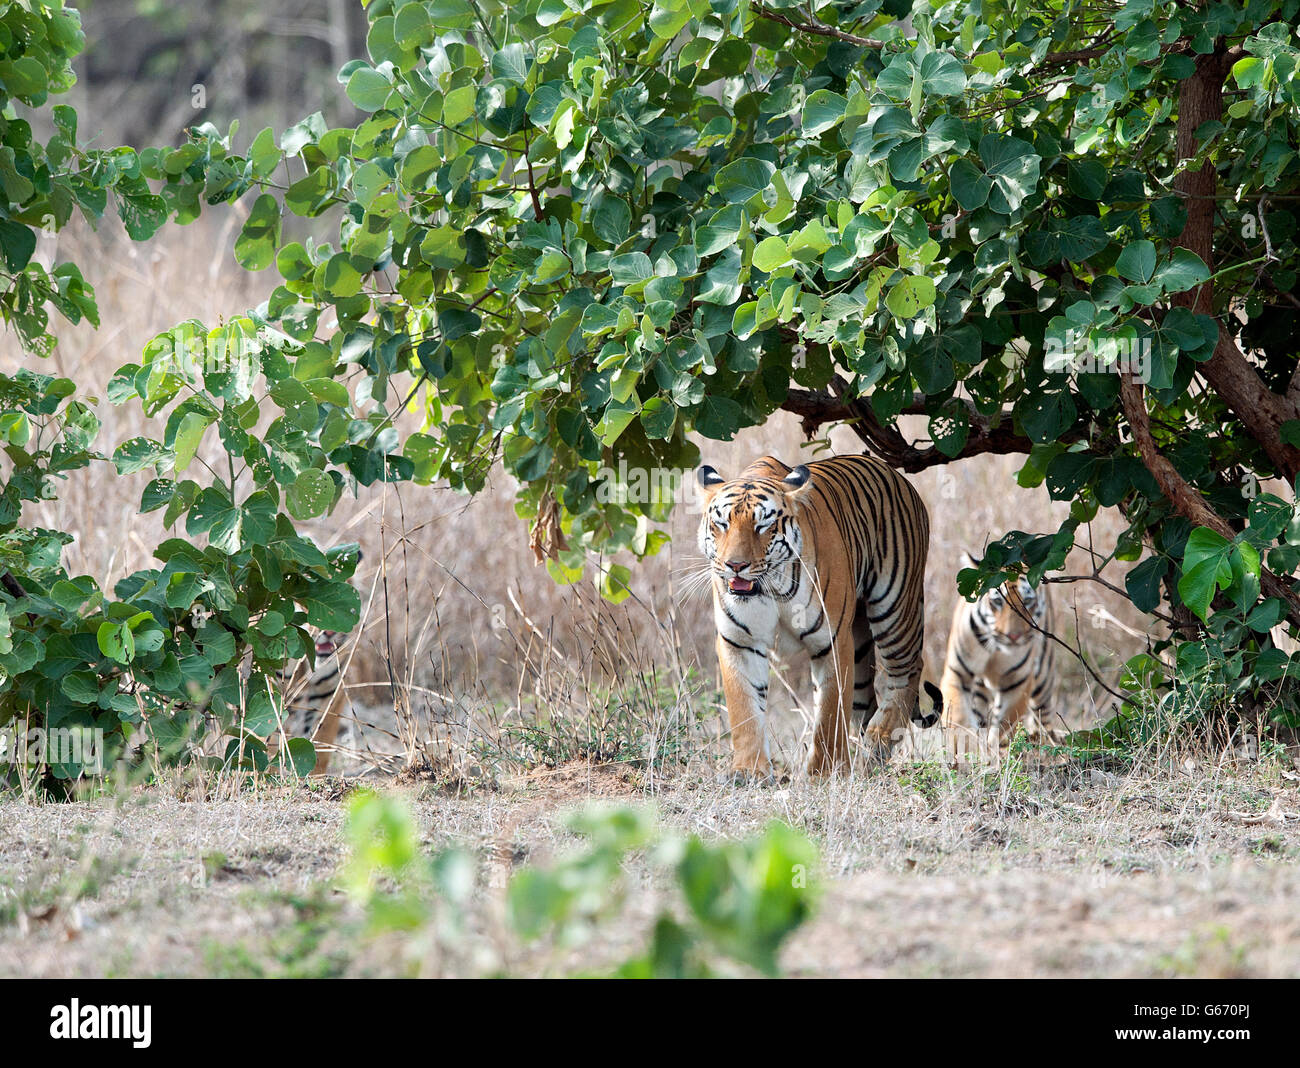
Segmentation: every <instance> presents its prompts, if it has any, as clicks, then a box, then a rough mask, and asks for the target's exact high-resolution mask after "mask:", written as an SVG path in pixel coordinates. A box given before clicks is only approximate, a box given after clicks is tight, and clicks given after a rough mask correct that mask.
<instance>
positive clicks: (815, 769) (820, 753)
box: [808, 746, 849, 777]
mask: <svg viewBox="0 0 1300 1068" xmlns="http://www.w3.org/2000/svg"><path fill="white" fill-rule="evenodd" d="M848 766H849V755H848V753H847V752H844V751H841V750H831V749H823V748H821V747H820V746H813V751H812V754H811V755H810V756H809V757H808V774H809V775H816V776H819V777H820V776H826V775H834V774H835V773H836V772H837V771H840V770H841V769H845V770H847V768H848Z"/></svg>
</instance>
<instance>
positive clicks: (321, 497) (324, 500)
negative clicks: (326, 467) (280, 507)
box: [285, 467, 335, 520]
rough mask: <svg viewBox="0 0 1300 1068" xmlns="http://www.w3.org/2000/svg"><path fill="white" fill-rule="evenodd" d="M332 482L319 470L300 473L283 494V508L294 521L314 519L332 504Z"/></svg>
mask: <svg viewBox="0 0 1300 1068" xmlns="http://www.w3.org/2000/svg"><path fill="white" fill-rule="evenodd" d="M334 495H335V485H334V480H333V479H332V478H330V476H329V475H328V474H327V473H326V472H324V471H322V470H320V469H319V468H315V467H309V468H307V469H306V470H305V471H302V472H301V473H300V474H299V475H298V477H297V478H296V479H295V480H294V482H293V484H292V485H290V486H289V488H288V490H287V491H286V493H285V506H286V507H287V508H288V510H289V514H290V515H291V516H293V518H294V519H300V520H301V519H314V518H315V517H316V516H318V515H324V514H325V513H326V512H327V511H329V509H330V507H331V506H332V505H333V504H334Z"/></svg>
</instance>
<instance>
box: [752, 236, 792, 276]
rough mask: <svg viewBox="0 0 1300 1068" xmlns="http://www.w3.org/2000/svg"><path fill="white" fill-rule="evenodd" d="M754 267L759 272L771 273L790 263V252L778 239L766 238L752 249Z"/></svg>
mask: <svg viewBox="0 0 1300 1068" xmlns="http://www.w3.org/2000/svg"><path fill="white" fill-rule="evenodd" d="M753 262H754V266H755V267H757V268H758V269H759V270H760V271H763V272H765V273H769V274H770V273H771V272H772V271H775V270H776V269H777V268H778V267H783V266H785V264H787V263H789V262H790V250H789V249H788V248H786V244H785V242H784V241H782V240H781V238H779V237H767V238H764V239H763V240H762V241H760V242H759V243H758V247H757V248H756V249H754V261H753Z"/></svg>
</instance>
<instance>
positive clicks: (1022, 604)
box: [976, 578, 1044, 649]
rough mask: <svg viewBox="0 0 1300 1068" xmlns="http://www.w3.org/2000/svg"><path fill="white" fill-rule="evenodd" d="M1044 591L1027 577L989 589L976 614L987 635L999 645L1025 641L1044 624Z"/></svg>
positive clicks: (977, 605) (1016, 643)
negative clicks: (1034, 585)
mask: <svg viewBox="0 0 1300 1068" xmlns="http://www.w3.org/2000/svg"><path fill="white" fill-rule="evenodd" d="M1043 607H1044V601H1043V597H1042V595H1041V594H1040V593H1039V592H1038V591H1037V590H1035V589H1034V588H1033V586H1031V585H1030V584H1029V581H1028V580H1027V579H1025V578H1020V579H1017V580H1016V581H1015V582H1014V583H1008V584H1007V585H1005V586H999V587H998V588H997V589H993V590H989V591H988V592H987V593H986V594H984V595H983V596H982V597H981V598H980V599H979V600H978V601H977V602H976V614H977V616H978V621H979V623H980V624H981V630H982V632H983V634H984V635H985V642H986V644H987V643H988V641H989V640H991V641H992V643H993V644H994V645H995V646H997V647H998V648H999V649H1014V648H1016V647H1017V646H1021V645H1024V644H1025V643H1026V642H1028V641H1029V640H1030V639H1031V638H1033V637H1034V636H1035V635H1036V634H1037V633H1038V631H1037V630H1036V629H1035V628H1036V627H1042V625H1043V618H1042V617H1043Z"/></svg>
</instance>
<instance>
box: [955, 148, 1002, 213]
mask: <svg viewBox="0 0 1300 1068" xmlns="http://www.w3.org/2000/svg"><path fill="white" fill-rule="evenodd" d="M950 177H951V183H952V184H951V188H952V195H953V199H955V200H956V201H957V203H958V204H960V205H961V207H962V208H963V209H964V210H966V211H975V210H976V209H977V208H982V207H983V206H984V205H985V204H986V203H987V202H988V199H989V190H990V189H992V188H993V180H992V179H991V178H990V177H989V176H988V175H987V174H985V173H984V172H983V171H982V170H980V169H979V168H978V167H977V166H975V164H974V163H972V162H971V161H970V160H968V159H959V160H957V162H956V163H954V164H953V165H952V171H951V174H950Z"/></svg>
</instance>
